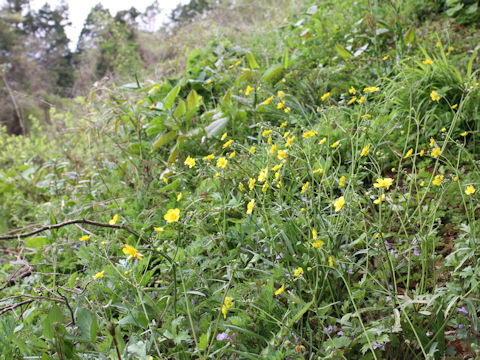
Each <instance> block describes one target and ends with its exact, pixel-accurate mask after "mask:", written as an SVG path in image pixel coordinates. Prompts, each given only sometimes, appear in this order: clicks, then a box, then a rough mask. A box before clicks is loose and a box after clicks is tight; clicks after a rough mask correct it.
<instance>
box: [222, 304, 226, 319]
mask: <svg viewBox="0 0 480 360" xmlns="http://www.w3.org/2000/svg"><path fill="white" fill-rule="evenodd" d="M222 314H223V318H224V319H226V318H227V307H226V306H225V305H222Z"/></svg>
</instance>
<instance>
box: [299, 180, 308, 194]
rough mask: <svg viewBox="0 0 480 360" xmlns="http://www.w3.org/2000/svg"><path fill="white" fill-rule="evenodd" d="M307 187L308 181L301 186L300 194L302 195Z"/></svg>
mask: <svg viewBox="0 0 480 360" xmlns="http://www.w3.org/2000/svg"><path fill="white" fill-rule="evenodd" d="M308 185H309V182H308V181H307V182H306V183H305V184H303V186H302V191H301V192H300V194H303V193H304V192H305V191H307V188H308Z"/></svg>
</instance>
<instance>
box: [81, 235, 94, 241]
mask: <svg viewBox="0 0 480 360" xmlns="http://www.w3.org/2000/svg"><path fill="white" fill-rule="evenodd" d="M91 237H92V235H83V236H82V237H81V238H80V239H78V240H80V241H87V240H89V239H90V238H91Z"/></svg>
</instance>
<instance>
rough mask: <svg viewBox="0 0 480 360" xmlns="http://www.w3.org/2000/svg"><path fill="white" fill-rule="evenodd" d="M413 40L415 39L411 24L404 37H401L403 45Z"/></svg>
mask: <svg viewBox="0 0 480 360" xmlns="http://www.w3.org/2000/svg"><path fill="white" fill-rule="evenodd" d="M414 41H415V29H414V27H413V26H412V27H411V28H410V29H409V30H408V31H407V33H406V34H405V37H404V38H403V42H404V43H405V45H407V44H411V43H413V42H414Z"/></svg>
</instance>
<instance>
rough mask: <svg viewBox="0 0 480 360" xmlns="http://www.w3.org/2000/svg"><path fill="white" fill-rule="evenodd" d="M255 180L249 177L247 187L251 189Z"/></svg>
mask: <svg viewBox="0 0 480 360" xmlns="http://www.w3.org/2000/svg"><path fill="white" fill-rule="evenodd" d="M256 181H257V180H256V179H252V178H250V180H249V181H248V188H249V189H250V190H253V186H254V185H255V182H256Z"/></svg>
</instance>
